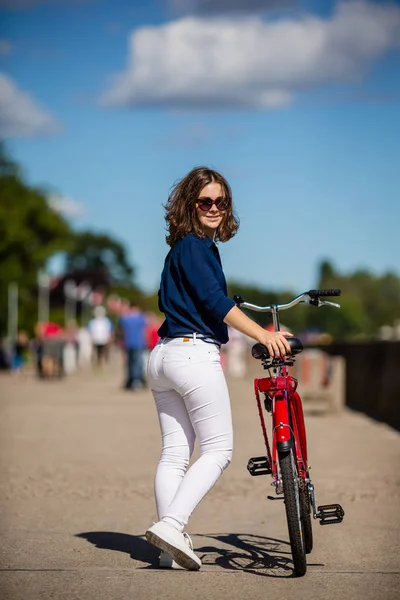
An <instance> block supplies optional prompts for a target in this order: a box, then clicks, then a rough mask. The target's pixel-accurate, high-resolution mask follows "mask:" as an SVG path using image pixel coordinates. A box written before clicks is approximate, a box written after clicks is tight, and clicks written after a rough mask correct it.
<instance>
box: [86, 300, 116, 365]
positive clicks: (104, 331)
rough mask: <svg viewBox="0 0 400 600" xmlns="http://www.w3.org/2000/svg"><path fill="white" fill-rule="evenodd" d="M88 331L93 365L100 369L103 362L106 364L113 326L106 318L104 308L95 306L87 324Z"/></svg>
mask: <svg viewBox="0 0 400 600" xmlns="http://www.w3.org/2000/svg"><path fill="white" fill-rule="evenodd" d="M88 330H89V333H90V336H91V338H92V342H93V348H94V355H93V360H94V364H95V365H96V366H97V367H102V366H103V364H104V363H105V362H108V355H109V350H110V345H111V342H112V340H113V332H114V326H113V324H112V322H111V319H109V318H108V317H107V311H106V309H105V308H104V306H96V308H95V309H94V317H93V319H91V320H90V321H89V323H88Z"/></svg>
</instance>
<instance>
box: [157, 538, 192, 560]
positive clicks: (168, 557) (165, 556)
mask: <svg viewBox="0 0 400 600" xmlns="http://www.w3.org/2000/svg"><path fill="white" fill-rule="evenodd" d="M182 535H183V537H184V538H185V542H186V543H187V545H188V546H189V548H190V549H191V550H193V543H192V540H191V539H190V536H189V534H188V533H186V531H184V532H183V533H182ZM159 566H160V567H161V568H162V569H182V567H180V566H179V565H178V563H177V562H176V561H175V560H174V559H173V558H172V556H171V555H170V554H168V552H164V551H163V550H162V551H161V554H160V563H159Z"/></svg>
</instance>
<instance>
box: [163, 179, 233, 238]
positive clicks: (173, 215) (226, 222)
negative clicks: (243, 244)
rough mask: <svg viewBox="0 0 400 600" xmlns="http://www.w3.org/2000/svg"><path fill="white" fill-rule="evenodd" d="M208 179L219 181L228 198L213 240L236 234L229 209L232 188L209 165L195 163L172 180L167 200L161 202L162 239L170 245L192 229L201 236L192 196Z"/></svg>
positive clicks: (206, 183)
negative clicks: (166, 233) (179, 178)
mask: <svg viewBox="0 0 400 600" xmlns="http://www.w3.org/2000/svg"><path fill="white" fill-rule="evenodd" d="M212 182H215V183H219V184H220V186H221V188H222V190H223V195H224V198H228V199H229V204H228V208H227V210H226V212H225V215H224V217H223V220H222V222H221V224H220V226H219V227H218V229H217V230H216V233H215V238H214V241H220V242H227V241H228V240H230V239H231V238H232V237H233V236H234V235H235V234H236V232H237V230H238V229H239V219H238V218H237V216H236V215H235V213H234V211H233V204H232V192H231V188H230V185H229V183H228V182H227V181H226V179H225V178H224V177H223V176H222V175H221V174H220V173H218V172H217V171H214V170H213V169H209V168H208V167H196V168H195V169H192V170H191V171H190V173H188V174H187V175H186V176H185V177H183V179H181V180H180V181H178V183H176V184H175V186H174V187H173V189H172V191H171V193H170V194H169V196H168V202H167V204H165V206H164V208H165V210H166V214H165V221H166V223H167V231H168V235H167V236H166V241H167V244H168V245H169V246H171V247H172V246H173V245H174V244H175V243H176V242H177V241H178V240H179V239H181V238H183V237H185V235H187V234H188V233H195V234H196V235H198V236H199V237H204V232H203V230H202V228H201V225H200V221H199V219H198V217H197V211H196V200H197V199H198V197H199V194H200V192H201V190H202V189H203V188H204V187H205V186H206V185H208V184H209V183H212Z"/></svg>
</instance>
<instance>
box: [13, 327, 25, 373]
mask: <svg viewBox="0 0 400 600" xmlns="http://www.w3.org/2000/svg"><path fill="white" fill-rule="evenodd" d="M28 358H29V337H28V334H27V333H26V331H20V332H19V333H18V335H17V339H16V340H15V343H14V347H13V351H12V363H11V368H12V370H13V371H14V372H16V373H21V372H23V371H24V370H25V367H26V365H27V362H28Z"/></svg>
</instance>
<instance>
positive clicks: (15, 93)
mask: <svg viewBox="0 0 400 600" xmlns="http://www.w3.org/2000/svg"><path fill="white" fill-rule="evenodd" d="M59 129H60V126H59V124H58V123H57V122H56V121H55V120H54V119H53V117H52V116H51V115H49V114H48V113H47V112H45V111H44V110H43V109H42V108H41V107H40V106H38V105H37V104H36V102H35V101H34V100H33V99H32V98H31V97H30V96H29V94H27V93H26V92H23V91H22V90H20V89H19V88H18V87H17V85H16V83H15V82H14V80H13V79H12V78H11V77H9V76H7V75H4V74H2V73H0V137H3V138H10V137H27V136H36V135H41V134H48V133H55V132H57V131H59Z"/></svg>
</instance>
